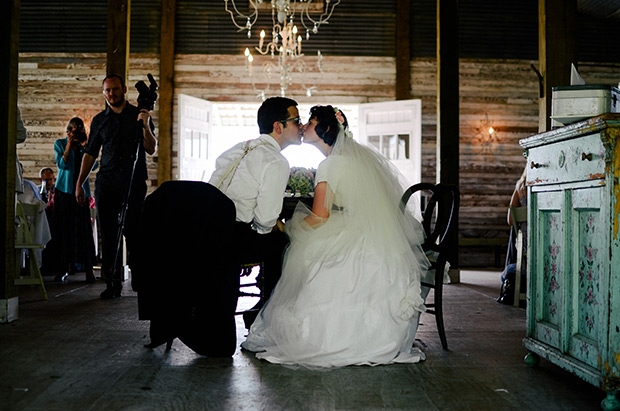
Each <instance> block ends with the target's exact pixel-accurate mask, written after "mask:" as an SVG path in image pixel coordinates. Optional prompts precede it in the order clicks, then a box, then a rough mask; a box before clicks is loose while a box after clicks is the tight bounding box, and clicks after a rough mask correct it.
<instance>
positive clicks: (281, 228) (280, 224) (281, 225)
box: [273, 220, 284, 233]
mask: <svg viewBox="0 0 620 411" xmlns="http://www.w3.org/2000/svg"><path fill="white" fill-rule="evenodd" d="M273 230H274V231H279V232H281V233H283V232H284V223H283V222H282V220H277V221H276V225H275V226H274V227H273Z"/></svg>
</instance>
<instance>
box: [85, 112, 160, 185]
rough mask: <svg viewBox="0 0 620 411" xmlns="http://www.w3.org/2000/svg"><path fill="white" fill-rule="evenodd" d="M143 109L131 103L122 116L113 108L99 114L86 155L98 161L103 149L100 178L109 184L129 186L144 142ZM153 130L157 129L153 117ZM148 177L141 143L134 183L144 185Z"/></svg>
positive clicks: (150, 122) (91, 131) (151, 124)
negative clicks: (141, 113)
mask: <svg viewBox="0 0 620 411" xmlns="http://www.w3.org/2000/svg"><path fill="white" fill-rule="evenodd" d="M139 112H140V110H138V108H137V107H136V106H134V105H131V104H129V103H127V106H126V107H125V109H124V110H123V111H122V112H121V113H120V114H116V113H114V112H113V111H112V110H111V109H110V107H107V108H106V109H105V110H104V111H102V112H100V113H99V114H97V115H96V116H95V117H94V118H93V121H92V123H91V125H90V136H89V139H88V145H87V147H86V152H87V153H88V154H90V155H91V156H93V157H94V158H97V157H98V156H99V151H100V150H101V161H100V166H99V172H98V173H97V179H98V180H101V181H102V182H105V183H112V184H123V183H125V184H126V183H128V182H129V178H130V176H131V169H132V167H133V163H134V158H135V155H136V147H137V144H138V141H142V139H143V131H142V126H141V125H140V124H139V123H138V121H137V119H138V113H139ZM149 120H150V121H149V126H150V128H151V131H153V130H154V129H155V126H154V124H153V122H152V120H151V119H150V118H149ZM147 178H148V174H147V170H146V156H145V151H144V147H143V146H142V144H141V143H140V149H139V154H138V162H137V164H136V172H135V175H134V182H140V181H142V182H144V181H145V180H146V179H147Z"/></svg>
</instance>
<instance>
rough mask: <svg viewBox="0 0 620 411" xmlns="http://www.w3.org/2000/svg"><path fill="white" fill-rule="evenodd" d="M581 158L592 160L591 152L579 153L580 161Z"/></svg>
mask: <svg viewBox="0 0 620 411" xmlns="http://www.w3.org/2000/svg"><path fill="white" fill-rule="evenodd" d="M583 160H588V161H592V153H588V154H586V153H581V161H583Z"/></svg>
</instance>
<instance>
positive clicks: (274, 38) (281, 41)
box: [224, 0, 340, 100]
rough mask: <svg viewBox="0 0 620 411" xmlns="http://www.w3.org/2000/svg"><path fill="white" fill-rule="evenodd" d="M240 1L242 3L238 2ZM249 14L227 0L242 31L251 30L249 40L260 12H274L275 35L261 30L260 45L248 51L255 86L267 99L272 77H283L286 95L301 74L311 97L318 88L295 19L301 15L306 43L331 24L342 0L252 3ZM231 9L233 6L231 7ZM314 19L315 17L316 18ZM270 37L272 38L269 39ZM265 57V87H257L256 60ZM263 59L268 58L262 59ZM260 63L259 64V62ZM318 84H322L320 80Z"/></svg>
mask: <svg viewBox="0 0 620 411" xmlns="http://www.w3.org/2000/svg"><path fill="white" fill-rule="evenodd" d="M237 1H238V0H237ZM248 1H249V14H244V13H241V12H240V11H239V8H238V7H237V5H236V4H235V0H224V2H225V8H226V11H227V12H228V13H229V14H230V17H231V19H232V21H233V23H234V25H235V26H236V27H237V28H238V29H239V31H247V36H248V39H251V38H252V28H253V27H254V25H255V24H256V21H257V20H258V13H259V11H260V10H268V9H269V8H270V9H271V20H272V27H271V33H266V32H265V30H261V31H260V34H259V35H258V46H257V47H254V48H253V50H252V49H251V48H250V47H247V48H246V49H245V52H244V55H245V65H246V69H247V71H248V75H249V77H250V79H251V81H252V87H253V88H254V90H255V91H256V92H257V93H258V95H259V96H260V97H261V98H262V99H263V100H264V99H265V97H266V95H267V94H268V92H269V84H270V82H271V81H270V80H271V77H272V75H274V74H277V73H279V74H280V95H282V96H285V95H286V91H287V89H288V87H289V86H290V85H291V84H292V83H293V74H294V73H298V74H299V76H298V77H299V79H300V80H299V83H300V84H301V86H302V87H303V88H304V89H305V90H306V95H307V96H311V95H312V91H313V90H315V89H316V87H317V85H316V83H315V84H314V85H308V84H307V83H306V81H305V80H307V79H308V78H310V76H308V75H307V74H308V73H310V72H311V71H310V67H311V66H310V65H309V64H308V65H307V64H306V63H305V62H304V60H303V57H304V54H303V53H302V33H300V32H299V29H298V26H297V24H296V23H295V18H296V16H297V15H299V17H300V19H299V21H300V23H301V26H300V27H303V30H305V37H306V40H309V39H310V35H311V34H317V33H318V31H319V27H320V26H321V25H322V24H328V23H327V21H328V20H329V18H330V17H331V15H332V13H333V11H334V8H335V7H336V6H337V5H338V4H340V0H271V1H264V0H248ZM229 3H230V6H231V7H232V9H231V8H229ZM313 16H314V17H313ZM267 36H269V37H267ZM253 51H254V52H255V53H257V57H261V59H262V60H263V62H262V74H263V79H264V83H265V87H264V88H260V87H257V85H256V73H255V72H254V71H255V70H254V61H255V57H254V54H253ZM262 56H264V57H266V58H262ZM322 60H323V56H322V55H321V51H320V50H319V51H317V56H316V65H315V68H313V69H312V72H313V73H317V74H318V75H319V76H318V77H319V78H320V74H321V73H322V72H323V70H322ZM257 63H258V61H257ZM317 83H318V81H317Z"/></svg>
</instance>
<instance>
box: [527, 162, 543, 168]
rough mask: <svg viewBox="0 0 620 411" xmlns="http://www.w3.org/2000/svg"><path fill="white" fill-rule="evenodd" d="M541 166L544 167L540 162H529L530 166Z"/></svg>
mask: <svg viewBox="0 0 620 411" xmlns="http://www.w3.org/2000/svg"><path fill="white" fill-rule="evenodd" d="M541 167H544V165H543V164H540V163H535V162H533V161H532V163H531V164H530V168H541Z"/></svg>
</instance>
